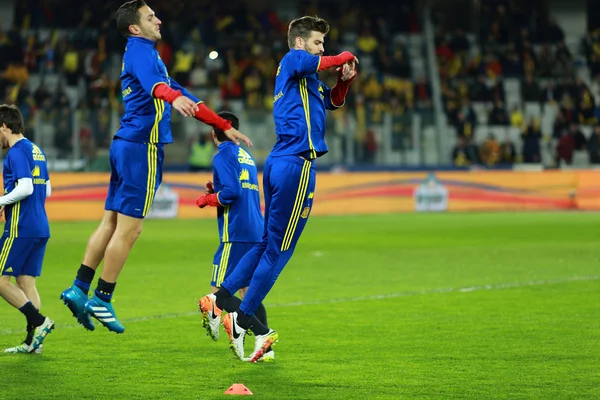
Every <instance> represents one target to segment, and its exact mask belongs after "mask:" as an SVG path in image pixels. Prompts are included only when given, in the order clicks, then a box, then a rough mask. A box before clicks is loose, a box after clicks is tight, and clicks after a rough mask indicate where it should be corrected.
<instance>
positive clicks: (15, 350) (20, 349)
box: [4, 343, 43, 354]
mask: <svg viewBox="0 0 600 400" xmlns="http://www.w3.org/2000/svg"><path fill="white" fill-rule="evenodd" d="M42 350H43V345H41V344H40V347H38V348H37V349H35V350H34V349H32V348H31V345H30V344H26V343H21V344H20V345H18V346H15V347H11V348H9V349H6V350H4V352H5V353H8V354H42Z"/></svg>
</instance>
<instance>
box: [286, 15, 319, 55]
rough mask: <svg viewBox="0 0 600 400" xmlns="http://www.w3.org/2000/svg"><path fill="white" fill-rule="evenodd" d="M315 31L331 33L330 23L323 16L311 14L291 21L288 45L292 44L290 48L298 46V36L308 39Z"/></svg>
mask: <svg viewBox="0 0 600 400" xmlns="http://www.w3.org/2000/svg"><path fill="white" fill-rule="evenodd" d="M313 31H315V32H321V33H322V34H324V35H327V34H328V33H329V23H328V22H327V21H325V20H324V19H323V18H319V17H310V16H305V17H300V18H296V19H295V20H293V21H292V22H290V26H289V28H288V46H290V49H293V48H294V47H295V46H296V38H297V37H301V38H302V39H304V40H308V38H309V37H310V34H311V32H313Z"/></svg>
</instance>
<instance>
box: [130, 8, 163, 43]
mask: <svg viewBox="0 0 600 400" xmlns="http://www.w3.org/2000/svg"><path fill="white" fill-rule="evenodd" d="M138 13H139V14H140V23H139V25H134V26H135V27H136V28H137V29H138V31H139V34H138V36H141V37H143V38H146V39H148V40H152V41H153V42H156V41H158V40H160V38H161V37H162V36H161V34H160V25H161V24H162V22H161V21H160V19H158V18H157V17H156V14H154V11H152V9H151V8H150V7H148V6H144V7H142V8H140V9H139V10H138Z"/></svg>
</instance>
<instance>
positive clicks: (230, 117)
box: [213, 111, 240, 142]
mask: <svg viewBox="0 0 600 400" xmlns="http://www.w3.org/2000/svg"><path fill="white" fill-rule="evenodd" d="M217 115H218V116H219V117H221V118H223V119H226V120H227V121H229V122H231V126H232V127H233V128H235V129H240V120H239V119H238V117H237V116H236V115H235V114H234V113H232V112H230V111H221V112H220V113H218V114H217ZM213 129H214V131H215V136H216V137H217V140H218V141H219V142H226V141H228V140H231V139H229V138H228V137H227V135H225V132H223V131H222V130H221V129H219V128H213Z"/></svg>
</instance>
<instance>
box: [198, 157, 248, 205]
mask: <svg viewBox="0 0 600 400" xmlns="http://www.w3.org/2000/svg"><path fill="white" fill-rule="evenodd" d="M231 161H232V160H226V159H224V157H222V156H217V157H215V159H214V170H215V171H217V173H218V174H219V180H220V182H221V185H222V188H221V190H219V192H217V193H211V194H207V195H203V196H200V197H198V199H197V200H196V204H197V205H198V207H200V208H204V207H206V206H211V207H218V206H226V205H228V204H231V203H233V202H234V201H236V200H237V199H239V198H240V197H241V196H242V185H241V183H240V177H239V175H240V174H239V172H238V170H237V169H236V168H235V166H236V165H239V164H237V162H231Z"/></svg>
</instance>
